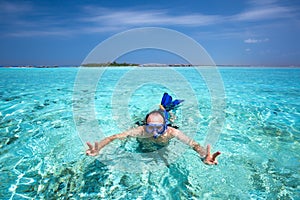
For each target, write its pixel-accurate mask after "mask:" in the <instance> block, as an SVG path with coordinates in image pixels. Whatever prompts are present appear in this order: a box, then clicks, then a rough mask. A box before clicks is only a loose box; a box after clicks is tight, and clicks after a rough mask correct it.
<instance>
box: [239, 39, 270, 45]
mask: <svg viewBox="0 0 300 200" xmlns="http://www.w3.org/2000/svg"><path fill="white" fill-rule="evenodd" d="M268 41H269V38H265V39H253V38H248V39H246V40H244V42H245V43H247V44H255V43H262V42H268Z"/></svg>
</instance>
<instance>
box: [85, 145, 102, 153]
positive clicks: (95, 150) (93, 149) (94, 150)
mask: <svg viewBox="0 0 300 200" xmlns="http://www.w3.org/2000/svg"><path fill="white" fill-rule="evenodd" d="M86 144H87V145H88V146H89V149H88V150H86V152H85V153H86V155H88V156H97V155H98V154H99V151H100V148H99V142H95V146H93V145H92V144H91V143H89V142H87V143H86Z"/></svg>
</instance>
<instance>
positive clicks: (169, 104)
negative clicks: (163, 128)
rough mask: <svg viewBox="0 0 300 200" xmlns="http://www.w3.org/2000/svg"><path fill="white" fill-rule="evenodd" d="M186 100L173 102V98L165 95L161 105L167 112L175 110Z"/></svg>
mask: <svg viewBox="0 0 300 200" xmlns="http://www.w3.org/2000/svg"><path fill="white" fill-rule="evenodd" d="M183 101H184V100H178V99H176V100H174V101H172V97H171V96H170V95H169V94H168V93H166V92H165V93H164V95H163V97H162V99H161V103H160V104H161V105H162V106H163V107H164V109H165V110H166V111H168V112H169V111H170V110H173V109H174V108H175V107H176V106H177V105H179V104H180V103H182V102H183Z"/></svg>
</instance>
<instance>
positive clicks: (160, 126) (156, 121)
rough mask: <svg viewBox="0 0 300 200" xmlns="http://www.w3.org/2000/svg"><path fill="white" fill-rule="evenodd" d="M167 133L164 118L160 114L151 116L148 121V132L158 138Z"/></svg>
mask: <svg viewBox="0 0 300 200" xmlns="http://www.w3.org/2000/svg"><path fill="white" fill-rule="evenodd" d="M164 131H165V124H164V118H163V117H162V116H161V115H160V114H157V113H155V114H151V115H149V117H148V119H147V124H146V132H147V133H149V134H152V135H153V137H154V138H157V137H158V136H159V135H160V134H163V133H164Z"/></svg>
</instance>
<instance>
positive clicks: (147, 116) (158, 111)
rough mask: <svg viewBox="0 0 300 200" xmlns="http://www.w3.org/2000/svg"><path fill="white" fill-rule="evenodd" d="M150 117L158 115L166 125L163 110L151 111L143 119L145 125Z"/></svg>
mask: <svg viewBox="0 0 300 200" xmlns="http://www.w3.org/2000/svg"><path fill="white" fill-rule="evenodd" d="M150 115H160V116H161V117H162V118H163V119H164V123H166V118H165V115H164V111H163V110H153V111H151V112H150V113H148V114H147V115H146V117H145V120H144V122H145V124H146V123H147V120H148V118H149V116H150Z"/></svg>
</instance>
